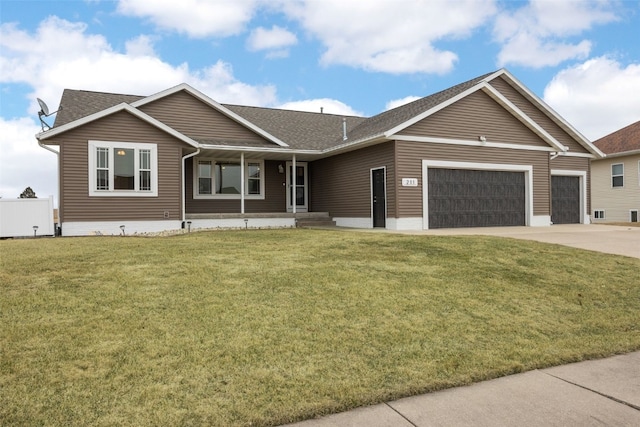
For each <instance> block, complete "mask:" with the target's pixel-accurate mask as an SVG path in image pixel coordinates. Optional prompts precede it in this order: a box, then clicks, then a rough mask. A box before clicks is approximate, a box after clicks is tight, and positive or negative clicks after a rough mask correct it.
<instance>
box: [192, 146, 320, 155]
mask: <svg viewBox="0 0 640 427" xmlns="http://www.w3.org/2000/svg"><path fill="white" fill-rule="evenodd" d="M199 147H200V148H201V149H203V150H219V151H244V152H252V153H288V154H312V155H316V154H321V153H322V152H321V151H319V150H295V149H290V148H284V147H282V148H271V147H239V146H235V145H215V144H200V145H199Z"/></svg>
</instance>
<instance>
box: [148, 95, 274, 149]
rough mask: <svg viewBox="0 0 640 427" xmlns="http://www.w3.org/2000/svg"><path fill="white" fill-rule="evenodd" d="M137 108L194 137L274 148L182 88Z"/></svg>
mask: <svg viewBox="0 0 640 427" xmlns="http://www.w3.org/2000/svg"><path fill="white" fill-rule="evenodd" d="M140 110H142V111H143V112H145V113H147V114H148V115H150V116H151V117H153V118H155V119H157V120H159V121H161V122H162V123H165V124H166V125H168V126H170V127H172V128H174V129H176V130H177V131H178V132H180V133H183V134H184V135H187V136H189V137H190V138H193V139H196V140H206V141H211V142H212V143H213V142H214V141H215V140H222V141H237V142H254V143H256V145H264V146H269V147H274V148H276V147H277V145H276V144H275V143H273V142H269V141H267V140H266V139H264V138H262V137H261V136H259V135H258V134H256V133H255V132H253V131H251V130H250V129H248V128H246V127H244V126H243V125H241V124H240V123H238V122H236V121H234V120H232V119H230V118H229V117H227V116H225V115H224V114H222V113H220V112H219V111H217V110H216V109H214V108H212V107H210V106H209V105H207V104H205V103H203V102H202V101H200V100H198V99H196V98H194V97H193V96H191V95H190V94H188V93H186V92H184V91H180V92H176V93H174V94H172V95H169V96H166V97H164V98H162V99H161V100H158V101H154V102H150V103H149V104H146V105H143V106H142V107H140Z"/></svg>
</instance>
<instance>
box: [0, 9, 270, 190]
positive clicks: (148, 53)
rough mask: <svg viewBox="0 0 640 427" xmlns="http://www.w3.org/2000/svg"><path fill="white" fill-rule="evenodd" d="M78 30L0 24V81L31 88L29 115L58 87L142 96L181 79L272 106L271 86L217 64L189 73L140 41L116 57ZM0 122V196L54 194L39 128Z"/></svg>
mask: <svg viewBox="0 0 640 427" xmlns="http://www.w3.org/2000/svg"><path fill="white" fill-rule="evenodd" d="M86 30H87V26H86V25H85V24H84V23H79V22H76V23H72V22H69V21H66V20H63V19H60V18H57V17H50V18H47V19H45V20H44V21H42V22H41V23H40V25H39V27H38V28H37V29H36V30H35V32H34V33H30V32H27V31H24V30H21V29H20V28H19V27H18V26H17V25H15V24H1V25H0V82H1V83H9V84H24V85H26V86H28V87H29V88H31V92H30V93H29V94H28V95H27V96H28V98H29V99H30V100H31V104H30V107H29V113H30V114H32V115H33V116H32V117H36V112H37V111H38V110H39V106H38V104H37V102H36V97H39V98H41V99H43V100H44V101H45V102H47V104H48V106H49V109H50V111H55V110H56V109H57V107H58V103H59V100H60V97H61V95H62V91H63V89H64V88H74V89H85V90H96V91H104V92H115V93H129V94H137V95H150V94H153V93H156V92H158V91H161V90H164V89H167V88H169V87H172V86H174V85H177V84H179V83H182V82H186V83H189V84H191V85H192V86H194V87H195V88H197V89H199V90H201V91H202V92H204V93H206V94H207V95H209V96H211V97H212V98H213V99H215V100H216V101H219V102H225V103H240V104H247V105H256V106H263V105H273V104H274V103H275V102H276V90H275V88H274V87H273V86H251V85H248V84H246V83H243V82H240V81H238V80H237V79H236V78H235V77H234V75H233V69H232V68H231V66H230V65H229V64H227V63H225V62H223V61H217V62H216V63H214V64H212V65H210V66H208V67H206V68H202V69H198V70H190V69H189V66H188V64H181V65H178V66H173V65H171V64H168V63H166V62H163V61H162V60H161V59H160V58H158V57H156V56H155V54H154V51H153V45H152V42H151V39H150V38H147V37H145V36H141V37H138V38H136V39H133V40H131V41H130V42H129V43H127V44H126V48H127V54H123V53H120V52H117V51H115V50H114V49H113V48H112V47H111V46H110V44H109V43H108V42H107V40H106V39H105V38H104V37H103V36H101V35H90V34H86ZM51 119H52V118H50V120H49V122H51ZM1 120H2V121H0V143H1V144H2V145H1V150H2V152H1V156H0V157H1V160H0V161H1V163H0V169H1V173H2V180H1V182H0V195H1V196H3V197H14V195H15V197H17V196H18V195H19V194H20V193H21V192H22V191H23V190H24V188H26V187H27V186H31V187H32V188H33V189H34V191H35V192H36V194H37V195H38V196H41V195H43V196H45V197H46V196H48V195H49V194H53V195H57V184H56V183H57V175H56V172H55V170H56V169H55V168H56V167H57V159H56V157H55V155H54V154H53V153H50V152H48V151H46V150H44V149H42V148H41V147H39V146H38V145H37V142H36V140H35V134H36V133H37V132H39V131H40V128H39V127H38V126H37V125H34V122H33V119H28V118H22V119H16V120H8V119H6V118H3V119H1Z"/></svg>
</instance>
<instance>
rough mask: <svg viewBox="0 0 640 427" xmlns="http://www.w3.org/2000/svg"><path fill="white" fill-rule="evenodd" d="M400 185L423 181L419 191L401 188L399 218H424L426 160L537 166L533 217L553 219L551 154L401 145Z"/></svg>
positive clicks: (465, 147)
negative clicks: (407, 180) (410, 181)
mask: <svg viewBox="0 0 640 427" xmlns="http://www.w3.org/2000/svg"><path fill="white" fill-rule="evenodd" d="M396 144H397V156H396V161H397V168H398V169H397V170H398V175H399V176H398V181H399V180H401V178H419V181H418V187H398V199H397V201H398V217H421V216H423V213H422V184H423V182H422V160H440V161H457V162H471V163H497V164H507V165H532V166H533V214H534V215H549V212H550V204H549V153H547V152H545V151H529V150H514V149H504V148H492V147H474V146H465V145H447V144H436V143H424V142H410V141H409V142H408V141H397V142H396Z"/></svg>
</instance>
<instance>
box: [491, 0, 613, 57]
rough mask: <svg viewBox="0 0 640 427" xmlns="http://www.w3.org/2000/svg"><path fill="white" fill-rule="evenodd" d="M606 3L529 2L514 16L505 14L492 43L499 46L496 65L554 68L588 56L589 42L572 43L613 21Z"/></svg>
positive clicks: (510, 13)
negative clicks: (569, 39) (565, 62)
mask: <svg viewBox="0 0 640 427" xmlns="http://www.w3.org/2000/svg"><path fill="white" fill-rule="evenodd" d="M611 8H612V4H611V3H610V2H608V1H575V0H561V1H548V0H532V1H531V2H530V3H529V4H527V5H526V6H523V7H521V8H519V9H517V10H515V11H514V12H510V11H504V12H502V13H500V14H499V15H498V17H497V18H496V23H495V27H494V29H493V36H494V39H495V40H496V41H497V42H499V43H501V44H502V49H501V51H500V53H499V54H498V65H499V66H501V67H502V66H505V65H508V64H516V65H523V66H530V67H534V68H540V67H546V66H555V65H558V64H560V63H561V62H563V61H566V60H570V59H578V60H583V59H586V58H587V57H588V56H589V53H590V51H591V42H590V41H589V40H580V41H575V42H573V43H571V42H568V41H566V38H570V37H574V36H578V35H580V34H581V33H583V32H584V31H587V30H589V29H590V28H591V27H593V26H594V25H598V24H606V23H608V22H612V21H615V20H616V19H617V17H616V16H615V14H614V13H613V12H612V11H611Z"/></svg>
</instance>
